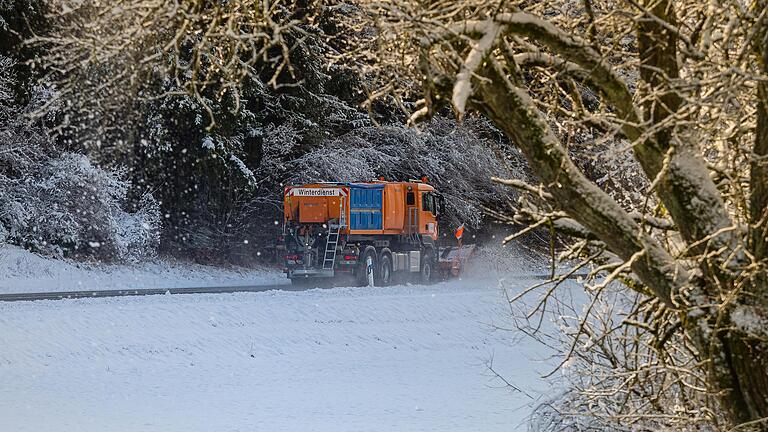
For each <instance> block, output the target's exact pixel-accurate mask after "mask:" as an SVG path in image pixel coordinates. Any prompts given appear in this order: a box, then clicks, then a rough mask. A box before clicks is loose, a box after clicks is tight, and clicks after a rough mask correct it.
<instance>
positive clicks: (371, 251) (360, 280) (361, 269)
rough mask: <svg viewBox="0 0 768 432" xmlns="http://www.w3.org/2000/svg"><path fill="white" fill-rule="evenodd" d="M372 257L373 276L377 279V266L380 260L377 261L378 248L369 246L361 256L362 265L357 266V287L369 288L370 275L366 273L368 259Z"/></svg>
mask: <svg viewBox="0 0 768 432" xmlns="http://www.w3.org/2000/svg"><path fill="white" fill-rule="evenodd" d="M369 256H370V257H371V260H373V268H374V271H373V276H374V278H375V277H376V269H378V267H376V264H377V262H378V260H377V259H376V248H374V247H373V246H367V247H366V248H365V249H364V250H363V253H361V254H360V263H359V264H358V265H357V270H356V272H355V281H356V282H357V286H361V287H362V286H367V285H368V274H367V273H366V263H367V262H368V257H369Z"/></svg>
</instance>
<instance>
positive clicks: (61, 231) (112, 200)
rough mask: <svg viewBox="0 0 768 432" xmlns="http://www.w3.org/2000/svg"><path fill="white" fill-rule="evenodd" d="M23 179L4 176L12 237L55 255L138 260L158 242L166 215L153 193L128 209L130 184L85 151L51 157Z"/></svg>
mask: <svg viewBox="0 0 768 432" xmlns="http://www.w3.org/2000/svg"><path fill="white" fill-rule="evenodd" d="M35 168H36V171H35V172H33V173H30V174H29V175H24V176H22V177H21V178H15V179H12V178H9V177H6V176H0V190H2V192H0V223H2V225H3V226H4V229H5V231H6V233H7V235H6V241H9V242H12V243H16V244H19V245H21V246H23V247H26V248H29V249H31V250H34V251H37V252H41V253H46V254H50V255H54V256H64V255H69V256H81V255H93V256H96V257H98V258H101V259H111V260H119V261H126V260H129V261H136V260H140V259H143V258H147V257H148V256H151V255H152V254H153V253H154V251H155V249H156V247H157V244H158V240H159V234H158V233H159V228H160V215H159V208H158V205H157V202H156V201H154V200H153V199H152V198H151V197H150V196H145V197H143V198H142V199H141V201H140V204H139V206H138V208H137V210H136V211H134V212H127V211H126V210H125V209H124V208H123V207H124V206H125V205H126V197H127V191H128V186H129V184H128V183H127V182H125V181H124V180H121V179H120V178H119V176H118V175H117V174H116V173H111V172H107V171H104V170H101V169H99V168H97V167H95V166H93V165H92V164H91V163H90V162H89V161H88V159H87V158H86V157H85V156H83V155H78V154H73V153H65V154H62V155H60V156H58V157H53V158H49V159H47V160H46V161H45V162H43V163H41V164H40V165H38V166H36V167H35Z"/></svg>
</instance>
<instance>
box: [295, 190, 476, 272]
mask: <svg viewBox="0 0 768 432" xmlns="http://www.w3.org/2000/svg"><path fill="white" fill-rule="evenodd" d="M283 196H284V214H285V216H284V220H283V234H282V236H281V241H282V245H281V249H282V250H284V251H285V255H284V271H285V273H286V274H287V275H288V278H290V279H291V281H292V282H294V283H303V282H306V281H311V280H312V279H315V278H321V277H336V276H343V275H348V276H352V277H353V279H354V281H355V283H356V284H359V285H364V284H366V283H367V284H369V285H370V284H381V285H388V284H390V283H392V281H394V280H403V279H408V278H411V279H412V278H417V279H418V280H419V281H421V282H428V281H430V280H432V279H433V276H434V274H435V273H443V274H452V275H456V274H458V270H457V269H460V267H461V264H462V263H463V262H464V261H465V260H466V257H467V256H468V253H465V252H467V251H466V250H464V251H462V250H461V249H462V248H461V247H459V248H456V247H441V246H440V244H439V242H438V240H439V237H440V233H439V228H438V218H439V216H440V209H441V208H442V202H443V201H442V197H441V196H440V195H439V194H437V192H436V191H435V188H434V187H432V186H431V185H429V184H427V182H426V178H424V179H422V181H416V180H412V181H407V182H387V181H372V182H361V183H341V182H339V183H310V184H304V185H298V186H288V187H286V188H285V190H284V192H283ZM470 252H471V251H470ZM366 281H367V282H366Z"/></svg>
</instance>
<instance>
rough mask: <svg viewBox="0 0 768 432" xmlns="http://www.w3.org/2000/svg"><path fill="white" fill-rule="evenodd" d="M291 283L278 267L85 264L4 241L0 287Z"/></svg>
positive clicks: (22, 289)
mask: <svg viewBox="0 0 768 432" xmlns="http://www.w3.org/2000/svg"><path fill="white" fill-rule="evenodd" d="M281 283H289V281H288V280H287V279H286V278H285V275H284V274H282V273H280V272H276V271H274V270H266V269H264V270H253V269H244V268H218V267H210V266H203V265H197V264H190V263H173V262H168V261H164V260H157V261H155V262H151V263H142V264H135V265H100V264H83V263H78V262H74V261H66V260H55V259H50V258H44V257H41V256H38V255H35V254H33V253H30V252H28V251H25V250H23V249H21V248H18V247H16V246H9V245H4V246H0V293H22V292H50V291H78V290H99V289H126V288H134V289H135V288H187V287H206V286H241V285H267V284H270V285H271V284H281Z"/></svg>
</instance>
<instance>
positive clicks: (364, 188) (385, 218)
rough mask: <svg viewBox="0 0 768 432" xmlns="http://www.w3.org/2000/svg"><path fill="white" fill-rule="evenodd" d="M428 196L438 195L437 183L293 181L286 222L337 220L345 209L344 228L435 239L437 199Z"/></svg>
mask: <svg viewBox="0 0 768 432" xmlns="http://www.w3.org/2000/svg"><path fill="white" fill-rule="evenodd" d="M313 189H314V190H316V191H317V192H316V193H313V191H312V190H313ZM409 195H410V196H409ZM430 196H432V197H434V196H435V188H434V187H432V186H430V185H428V184H426V183H421V182H384V181H379V182H368V183H312V184H306V185H302V186H298V187H295V186H294V187H292V186H289V187H286V188H285V194H284V198H285V199H284V215H285V220H284V222H286V223H287V222H296V223H300V224H306V223H326V222H328V221H331V220H338V219H339V217H340V215H341V212H342V211H343V212H344V219H345V220H346V221H348V223H347V224H346V226H344V227H343V228H342V233H345V234H361V235H362V234H368V235H407V234H421V235H425V236H429V237H431V238H432V239H434V240H437V238H438V235H439V232H438V224H437V216H436V213H437V212H436V211H435V207H436V206H437V204H436V199H435V198H432V199H430V198H429V197H430ZM425 202H426V203H427V204H426V205H425ZM430 203H431V204H430ZM430 206H431V207H430Z"/></svg>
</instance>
